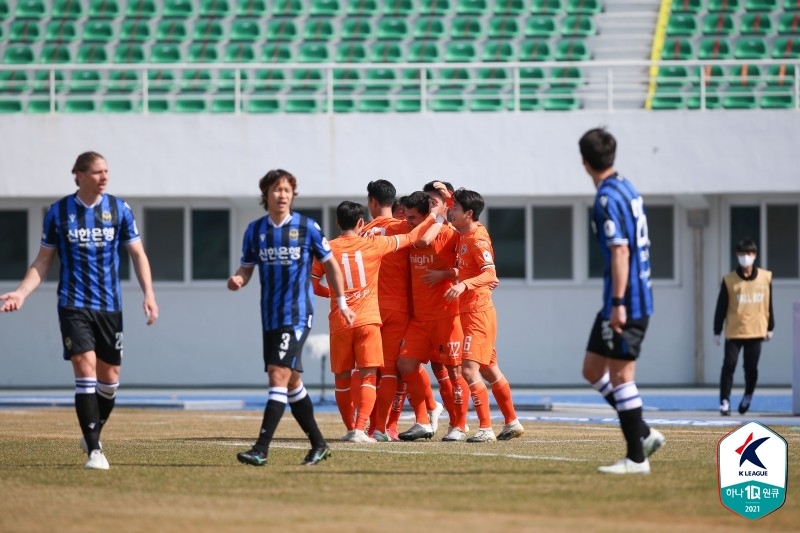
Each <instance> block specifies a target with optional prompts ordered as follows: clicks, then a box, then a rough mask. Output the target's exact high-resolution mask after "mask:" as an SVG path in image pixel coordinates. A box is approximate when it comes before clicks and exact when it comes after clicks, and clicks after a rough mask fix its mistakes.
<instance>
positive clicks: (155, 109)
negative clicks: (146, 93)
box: [142, 98, 172, 113]
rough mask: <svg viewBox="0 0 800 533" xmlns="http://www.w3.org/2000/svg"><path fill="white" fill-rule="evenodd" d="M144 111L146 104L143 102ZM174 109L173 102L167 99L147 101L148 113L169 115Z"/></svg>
mask: <svg viewBox="0 0 800 533" xmlns="http://www.w3.org/2000/svg"><path fill="white" fill-rule="evenodd" d="M142 109H144V102H142ZM170 109H172V101H171V100H167V99H166V98H151V99H149V100H148V101H147V111H148V113H167V112H168V111H169V110H170Z"/></svg>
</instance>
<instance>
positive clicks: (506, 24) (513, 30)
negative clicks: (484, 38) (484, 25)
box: [488, 17, 519, 39]
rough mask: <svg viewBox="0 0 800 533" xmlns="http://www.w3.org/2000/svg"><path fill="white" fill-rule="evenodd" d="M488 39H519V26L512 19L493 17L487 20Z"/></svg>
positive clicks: (514, 19) (515, 20)
mask: <svg viewBox="0 0 800 533" xmlns="http://www.w3.org/2000/svg"><path fill="white" fill-rule="evenodd" d="M488 36H489V38H490V39H516V38H517V37H519V24H518V23H517V19H516V18H514V17H493V18H492V19H490V20H489V33H488Z"/></svg>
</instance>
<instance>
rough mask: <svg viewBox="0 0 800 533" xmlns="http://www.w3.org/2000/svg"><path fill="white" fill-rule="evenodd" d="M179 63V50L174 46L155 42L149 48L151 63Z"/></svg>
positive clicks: (180, 59) (178, 47)
mask: <svg viewBox="0 0 800 533" xmlns="http://www.w3.org/2000/svg"><path fill="white" fill-rule="evenodd" d="M181 61H182V57H181V48H180V46H178V45H176V44H172V43H165V42H156V43H155V44H153V46H152V47H151V48H150V62H151V63H180V62H181Z"/></svg>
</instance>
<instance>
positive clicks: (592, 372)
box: [578, 128, 665, 474]
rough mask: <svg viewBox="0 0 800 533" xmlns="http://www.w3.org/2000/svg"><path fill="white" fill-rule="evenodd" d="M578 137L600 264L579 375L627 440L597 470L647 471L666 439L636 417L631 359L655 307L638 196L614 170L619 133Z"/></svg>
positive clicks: (638, 399)
mask: <svg viewBox="0 0 800 533" xmlns="http://www.w3.org/2000/svg"><path fill="white" fill-rule="evenodd" d="M578 144H579V147H580V152H581V156H582V157H583V166H584V168H585V169H586V172H587V173H588V174H589V176H591V178H592V181H593V182H594V185H595V187H596V188H597V194H596V195H595V201H594V208H593V210H592V229H593V231H594V233H595V235H596V236H597V241H598V244H599V245H600V249H601V251H602V253H603V264H604V269H603V280H604V283H603V307H602V309H601V311H600V312H599V313H598V314H597V318H596V319H595V322H594V325H593V327H592V331H591V333H590V335H589V342H588V345H587V347H586V356H585V358H584V362H583V376H584V378H586V379H587V380H588V381H589V383H591V384H592V387H594V388H595V389H597V390H598V391H599V392H600V393H601V394H602V395H603V396H604V397H605V399H606V401H607V402H608V403H609V404H610V405H611V406H612V407H614V408H615V409H616V410H617V413H618V414H619V422H620V427H621V428H622V433H623V435H624V437H625V442H626V443H627V448H628V450H627V454H626V456H625V458H624V459H622V460H621V461H619V462H617V463H615V464H613V465H610V466H601V467H600V468H599V471H600V472H602V473H607V474H649V473H650V462H649V460H648V457H649V456H650V455H652V454H653V453H654V452H655V451H656V450H658V448H660V447H661V446H663V445H664V443H665V440H664V436H663V435H662V434H661V433H660V432H659V431H657V430H655V429H652V428H650V427H649V426H647V424H646V423H645V422H644V420H643V419H642V399H641V397H640V396H639V390H638V389H637V387H636V382H635V381H634V379H635V370H636V360H637V359H638V357H639V353H640V351H641V345H642V341H643V340H644V335H645V332H646V331H647V324H648V321H649V318H650V315H651V314H653V291H652V287H651V282H650V238H649V236H648V231H647V215H646V213H645V208H644V201H643V200H642V197H641V196H640V195H639V193H638V192H637V190H636V188H635V187H634V186H633V184H632V183H631V182H630V181H628V180H627V179H625V178H624V177H622V176H621V175H620V174H619V173H618V172H617V171H616V170H615V168H614V159H615V157H616V150H617V141H616V139H614V137H613V136H612V135H611V134H610V133H608V132H607V131H605V130H604V129H601V128H597V129H592V130H589V131H588V132H586V133H585V134H584V135H583V137H581V139H580V141H579V143H578Z"/></svg>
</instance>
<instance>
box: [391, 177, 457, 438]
mask: <svg viewBox="0 0 800 533" xmlns="http://www.w3.org/2000/svg"><path fill="white" fill-rule="evenodd" d="M404 205H405V212H406V221H407V222H408V223H409V225H411V226H416V225H417V224H419V223H420V222H421V221H422V220H424V218H425V217H426V216H427V214H428V211H429V210H430V209H431V201H430V195H428V194H427V193H425V192H422V191H417V192H415V193H412V194H410V195H409V196H408V197H406V199H405V201H404ZM457 244H458V233H457V232H456V231H455V229H453V227H452V226H450V225H449V224H448V225H444V226H443V227H442V229H441V231H440V232H439V234H438V235H437V236H436V239H435V240H434V241H433V242H432V243H431V244H430V245H429V246H425V247H418V246H415V247H414V248H412V249H411V251H410V262H411V291H412V305H413V308H414V314H413V317H412V318H411V321H410V322H409V325H408V329H407V330H406V334H405V337H404V344H403V347H402V348H401V350H400V357H399V358H398V360H397V367H398V369H399V370H400V374H401V375H402V376H403V380H404V381H405V382H406V387H407V390H408V393H409V395H410V401H411V405H412V407H413V409H414V414H415V416H416V423H415V424H414V425H413V426H412V427H411V428H410V429H409V430H408V431H404V432H403V433H400V439H402V440H417V439H421V438H426V439H429V438H431V437H433V433H434V432H433V427H432V425H431V423H430V416H429V414H428V412H427V410H426V406H425V391H424V383H423V381H422V377H421V375H420V371H419V368H420V365H421V364H422V363H427V362H428V361H429V360H430V359H431V354H432V353H435V357H436V359H438V361H439V362H441V363H443V364H444V365H445V366H446V368H447V370H448V372H449V374H450V378H451V381H452V383H453V385H454V386H453V390H454V394H456V395H458V396H460V395H461V392H462V391H463V390H464V389H466V382H464V380H463V378H462V377H461V341H462V338H463V334H462V332H461V325H460V322H459V319H458V302H457V301H455V302H447V301H445V299H444V298H443V296H442V295H443V294H444V293H445V292H446V290H447V289H448V288H449V287H450V286H451V285H452V284H453V282H452V281H451V280H443V281H442V282H441V283H440V284H438V285H437V286H436V287H434V288H430V287H428V286H427V285H426V284H425V283H424V282H423V281H422V276H424V275H425V274H426V273H427V271H428V269H437V270H444V269H449V268H451V267H452V266H453V265H454V264H455V260H456V256H455V247H456V245H457ZM462 383H463V386H462ZM458 405H459V408H458V409H454V410H453V411H451V412H450V426H451V427H450V431H448V433H447V435H445V437H444V438H443V439H442V440H445V441H450V440H466V434H465V431H464V430H465V425H466V415H467V413H466V403H464V402H460V403H459V404H458ZM462 407H463V409H462ZM457 432H460V434H459V435H461V436H463V438H461V437H460V436H458V435H456V433H457Z"/></svg>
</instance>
